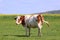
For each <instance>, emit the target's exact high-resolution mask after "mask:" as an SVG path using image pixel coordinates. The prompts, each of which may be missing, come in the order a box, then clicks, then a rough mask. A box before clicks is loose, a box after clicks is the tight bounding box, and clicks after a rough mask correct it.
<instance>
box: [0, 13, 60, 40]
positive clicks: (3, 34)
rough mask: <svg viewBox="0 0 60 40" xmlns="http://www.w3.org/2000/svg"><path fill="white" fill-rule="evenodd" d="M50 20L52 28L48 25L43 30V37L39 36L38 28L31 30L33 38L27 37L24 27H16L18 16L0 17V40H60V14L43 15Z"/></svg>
mask: <svg viewBox="0 0 60 40" xmlns="http://www.w3.org/2000/svg"><path fill="white" fill-rule="evenodd" d="M43 15H44V17H45V20H48V21H49V23H50V27H47V25H46V24H44V25H43V28H42V34H43V35H42V37H38V36H37V31H38V30H37V28H36V29H33V28H32V29H31V36H30V37H25V36H24V35H25V30H24V28H23V27H22V25H16V24H15V20H14V17H15V16H16V15H0V40H60V14H43Z"/></svg>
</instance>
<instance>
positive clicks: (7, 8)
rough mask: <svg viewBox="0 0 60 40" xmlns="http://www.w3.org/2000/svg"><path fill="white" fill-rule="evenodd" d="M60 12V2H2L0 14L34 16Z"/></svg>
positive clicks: (47, 0) (0, 0) (29, 0)
mask: <svg viewBox="0 0 60 40" xmlns="http://www.w3.org/2000/svg"><path fill="white" fill-rule="evenodd" d="M51 10H60V0H0V13H3V14H28V13H29V14H32V13H39V12H45V11H51Z"/></svg>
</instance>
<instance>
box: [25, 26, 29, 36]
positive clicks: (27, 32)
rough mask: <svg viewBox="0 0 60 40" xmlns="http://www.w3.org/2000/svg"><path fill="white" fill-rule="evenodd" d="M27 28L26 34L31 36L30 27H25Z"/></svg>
mask: <svg viewBox="0 0 60 40" xmlns="http://www.w3.org/2000/svg"><path fill="white" fill-rule="evenodd" d="M25 30H26V36H30V28H27V27H25Z"/></svg>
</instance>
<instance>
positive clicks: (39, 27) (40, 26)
mask: <svg viewBox="0 0 60 40" xmlns="http://www.w3.org/2000/svg"><path fill="white" fill-rule="evenodd" d="M41 28H42V25H40V24H38V36H42V32H41Z"/></svg>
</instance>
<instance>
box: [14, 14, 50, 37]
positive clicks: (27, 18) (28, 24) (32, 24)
mask: <svg viewBox="0 0 60 40" xmlns="http://www.w3.org/2000/svg"><path fill="white" fill-rule="evenodd" d="M15 20H16V24H22V25H23V27H24V28H25V29H26V35H29V36H30V28H38V36H41V28H42V25H43V23H46V24H47V25H48V26H49V23H48V22H47V21H45V20H44V17H43V16H42V14H33V15H23V16H17V17H16V18H15Z"/></svg>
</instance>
